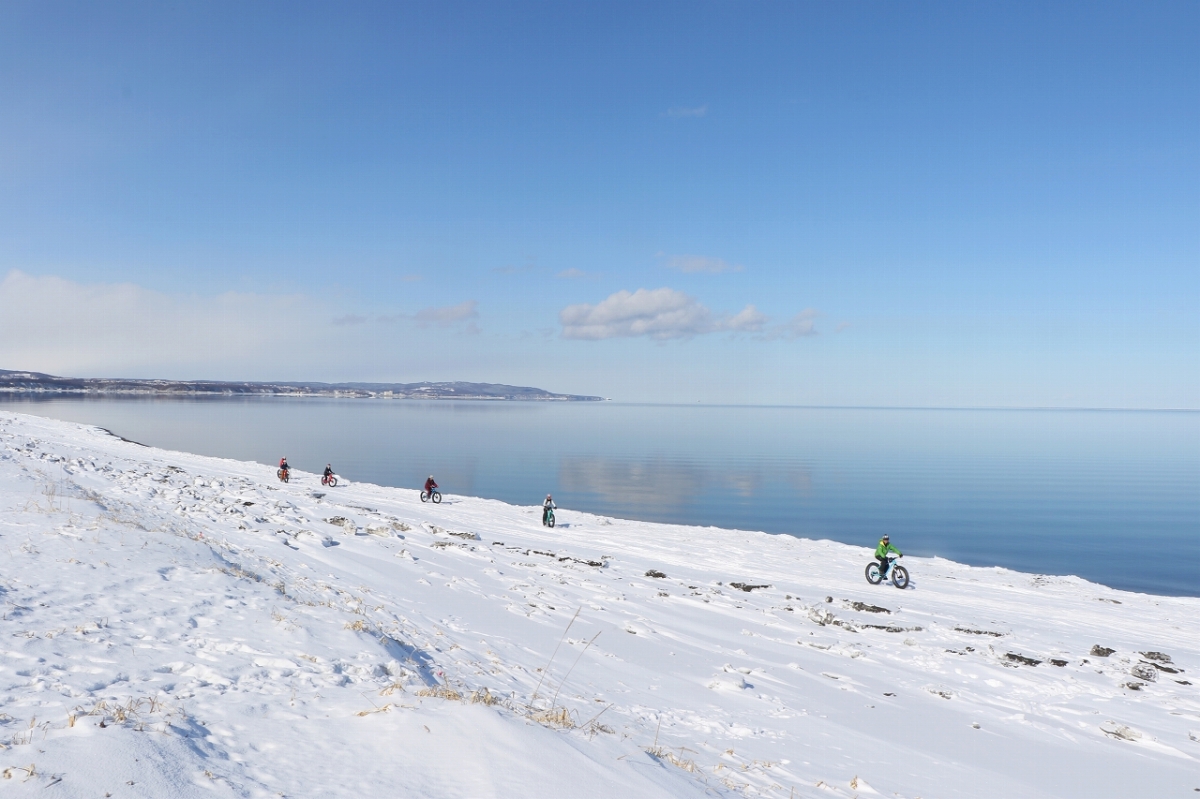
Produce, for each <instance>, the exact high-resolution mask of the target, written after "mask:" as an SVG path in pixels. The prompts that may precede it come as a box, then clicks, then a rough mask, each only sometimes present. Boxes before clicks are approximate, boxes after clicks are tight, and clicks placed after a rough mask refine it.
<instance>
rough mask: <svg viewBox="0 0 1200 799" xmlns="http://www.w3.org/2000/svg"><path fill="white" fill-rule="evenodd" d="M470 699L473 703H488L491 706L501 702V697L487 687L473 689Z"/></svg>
mask: <svg viewBox="0 0 1200 799" xmlns="http://www.w3.org/2000/svg"><path fill="white" fill-rule="evenodd" d="M469 699H470V702H471V704H472V705H487V706H488V707H491V706H492V705H496V704H499V703H500V699H499V698H498V697H496V695H495V694H493V693H492V692H491V691H489V690H488V689H487V688H479V689H477V690H475V691H472V692H471V696H470V697H469Z"/></svg>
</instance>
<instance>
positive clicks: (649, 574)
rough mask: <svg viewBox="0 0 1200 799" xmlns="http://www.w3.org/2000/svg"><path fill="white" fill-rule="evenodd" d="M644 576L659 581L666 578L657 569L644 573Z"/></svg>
mask: <svg viewBox="0 0 1200 799" xmlns="http://www.w3.org/2000/svg"><path fill="white" fill-rule="evenodd" d="M646 576H647V577H654V578H656V579H659V580H661V579H663V578H664V577H666V576H667V575H665V574H663V573H662V572H660V571H659V570H658V569H651V570H650V571H648V572H646Z"/></svg>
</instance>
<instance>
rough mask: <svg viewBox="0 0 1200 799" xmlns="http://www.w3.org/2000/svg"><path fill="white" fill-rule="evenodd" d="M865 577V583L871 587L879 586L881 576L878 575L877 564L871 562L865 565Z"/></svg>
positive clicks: (881, 580)
mask: <svg viewBox="0 0 1200 799" xmlns="http://www.w3.org/2000/svg"><path fill="white" fill-rule="evenodd" d="M866 575H867V582H868V583H870V584H871V585H879V584H880V583H881V582H883V575H882V574H880V573H879V564H878V563H877V562H874V561H873V562H871V563H868V564H867V569H866Z"/></svg>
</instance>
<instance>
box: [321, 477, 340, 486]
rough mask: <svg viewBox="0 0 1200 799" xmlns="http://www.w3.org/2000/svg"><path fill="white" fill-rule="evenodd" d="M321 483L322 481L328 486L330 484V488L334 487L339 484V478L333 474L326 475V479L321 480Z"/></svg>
mask: <svg viewBox="0 0 1200 799" xmlns="http://www.w3.org/2000/svg"><path fill="white" fill-rule="evenodd" d="M321 483H322V484H323V485H327V486H329V487H330V488H333V487H334V486H335V485H337V478H336V477H333V476H332V475H331V476H329V477H326V478H325V479H324V480H322V481H321Z"/></svg>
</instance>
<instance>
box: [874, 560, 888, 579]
mask: <svg viewBox="0 0 1200 799" xmlns="http://www.w3.org/2000/svg"><path fill="white" fill-rule="evenodd" d="M876 560H878V561H879V573H880V574H882V575H884V576H887V570H888V559H887V556H886V555H885V556H884V557H882V558H876Z"/></svg>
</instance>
